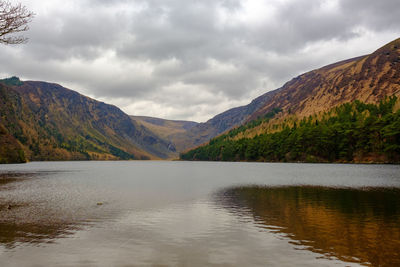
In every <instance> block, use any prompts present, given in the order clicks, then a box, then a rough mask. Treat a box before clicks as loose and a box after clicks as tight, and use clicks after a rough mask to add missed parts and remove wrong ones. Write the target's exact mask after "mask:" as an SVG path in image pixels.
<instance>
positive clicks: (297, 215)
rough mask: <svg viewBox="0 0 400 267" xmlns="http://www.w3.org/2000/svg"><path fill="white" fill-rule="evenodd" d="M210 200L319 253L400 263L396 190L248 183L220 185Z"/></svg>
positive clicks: (399, 199) (398, 196)
mask: <svg viewBox="0 0 400 267" xmlns="http://www.w3.org/2000/svg"><path fill="white" fill-rule="evenodd" d="M216 199H217V202H218V203H220V204H222V205H223V206H224V207H225V208H227V209H228V210H230V211H231V212H232V213H234V214H237V215H239V216H242V215H244V214H247V215H248V214H251V215H252V217H253V218H254V220H255V221H256V223H257V225H258V227H260V228H262V229H266V230H267V231H273V232H277V233H281V234H284V235H285V236H286V237H289V238H290V239H291V240H292V243H294V244H296V245H298V246H299V247H301V248H304V249H307V250H310V251H313V252H317V253H321V254H322V255H323V256H324V257H328V258H330V257H335V258H338V259H340V260H344V261H347V262H357V263H361V264H366V265H373V266H400V189H394V188H363V189H354V188H329V187H316V186H285V187H260V186H248V187H233V188H229V189H226V190H222V191H220V192H219V193H218V194H217V196H216Z"/></svg>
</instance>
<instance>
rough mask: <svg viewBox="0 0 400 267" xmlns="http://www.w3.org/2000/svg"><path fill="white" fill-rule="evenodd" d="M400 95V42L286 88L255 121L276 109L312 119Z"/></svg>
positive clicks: (307, 76) (308, 75)
mask: <svg viewBox="0 0 400 267" xmlns="http://www.w3.org/2000/svg"><path fill="white" fill-rule="evenodd" d="M399 93H400V38H399V39H397V40H394V41H393V42H391V43H389V44H387V45H385V46H383V47H382V48H380V49H378V50H377V51H375V52H374V53H372V54H370V55H366V56H362V57H357V58H353V59H349V60H345V61H341V62H338V63H335V64H332V65H328V66H325V67H323V68H320V69H317V70H313V71H310V72H307V73H305V74H303V75H300V76H298V77H296V78H294V79H292V80H291V81H289V82H288V83H286V84H285V85H284V86H283V87H282V88H280V89H278V92H277V93H276V94H275V95H274V97H272V98H271V99H270V100H269V101H268V102H267V103H266V104H265V105H263V107H261V108H260V109H258V110H257V111H256V112H254V113H253V114H252V116H251V117H250V120H251V119H255V118H257V117H258V116H262V115H264V114H266V113H267V112H269V111H271V110H272V109H273V108H280V109H282V110H283V111H284V113H295V114H297V116H308V115H312V114H314V113H317V112H321V111H326V110H328V109H330V108H332V107H334V106H338V105H340V104H343V103H347V102H352V101H354V100H360V101H362V102H366V103H378V102H379V101H380V100H381V99H383V98H384V97H386V96H391V95H395V94H397V95H398V94H399Z"/></svg>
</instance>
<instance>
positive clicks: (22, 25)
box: [0, 0, 35, 44]
mask: <svg viewBox="0 0 400 267" xmlns="http://www.w3.org/2000/svg"><path fill="white" fill-rule="evenodd" d="M34 15H35V14H34V13H33V12H31V11H29V10H28V9H27V8H26V7H25V6H23V5H21V4H17V5H12V4H11V3H10V2H7V1H3V0H0V43H2V44H21V43H25V42H26V41H27V40H28V38H26V37H24V36H22V35H14V34H16V33H20V32H24V31H27V30H28V29H29V27H28V23H29V22H31V21H32V18H33V17H34Z"/></svg>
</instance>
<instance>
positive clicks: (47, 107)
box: [0, 78, 173, 160]
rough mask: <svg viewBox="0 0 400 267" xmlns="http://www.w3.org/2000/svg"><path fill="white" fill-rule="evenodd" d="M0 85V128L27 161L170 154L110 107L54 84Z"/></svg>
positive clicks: (5, 82) (161, 142)
mask: <svg viewBox="0 0 400 267" xmlns="http://www.w3.org/2000/svg"><path fill="white" fill-rule="evenodd" d="M1 83H2V84H1V85H0V87H1V91H2V98H1V99H2V105H1V106H0V111H1V114H2V116H1V118H0V125H3V128H5V129H6V131H7V132H8V134H10V135H12V136H13V137H15V138H16V139H17V140H18V142H20V143H21V144H22V146H23V150H24V152H25V154H26V156H27V158H28V159H29V160H68V159H157V158H168V157H169V154H170V153H172V152H173V151H171V150H170V149H169V148H171V147H173V146H171V145H170V144H169V143H168V142H166V141H164V140H162V139H161V138H159V137H158V136H157V135H155V134H153V133H152V132H151V131H150V130H148V129H147V128H145V127H143V126H141V125H139V124H137V123H136V122H135V121H133V120H132V119H131V118H130V117H129V116H128V115H126V114H125V113H123V112H122V111H121V110H120V109H118V108H117V107H115V106H112V105H108V104H105V103H102V102H99V101H96V100H93V99H91V98H89V97H86V96H83V95H80V94H79V93H77V92H74V91H72V90H69V89H66V88H64V87H62V86H60V85H57V84H51V83H45V82H35V81H26V82H21V81H19V79H18V78H12V79H5V80H3V81H2V82H1ZM5 103H6V104H7V105H6V104H5Z"/></svg>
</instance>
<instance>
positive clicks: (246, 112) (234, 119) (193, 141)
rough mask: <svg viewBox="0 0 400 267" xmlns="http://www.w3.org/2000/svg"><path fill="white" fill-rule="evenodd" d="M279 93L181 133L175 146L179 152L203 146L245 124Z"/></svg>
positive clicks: (265, 96)
mask: <svg viewBox="0 0 400 267" xmlns="http://www.w3.org/2000/svg"><path fill="white" fill-rule="evenodd" d="M276 93H277V91H271V92H267V93H265V94H263V95H261V96H259V97H257V98H256V99H254V100H253V101H251V103H250V104H248V105H245V106H241V107H236V108H232V109H229V110H227V111H225V112H223V113H221V114H218V115H216V116H215V117H213V118H212V119H210V120H208V121H207V122H204V123H198V124H197V125H195V126H193V127H192V128H190V129H189V130H187V131H186V132H185V133H179V134H177V135H176V137H175V145H176V148H177V150H178V151H184V150H187V149H188V148H192V147H195V146H198V145H200V144H203V143H205V142H207V141H208V140H210V139H211V138H213V137H215V136H217V135H219V134H221V133H223V132H225V131H227V130H230V129H232V128H234V127H236V126H238V125H241V124H243V123H245V122H246V121H247V120H248V119H249V118H250V117H251V115H252V114H254V112H256V111H257V110H258V109H260V108H262V107H263V106H264V105H266V104H267V103H268V101H269V100H270V99H271V98H272V97H273V96H274V95H275V94H276Z"/></svg>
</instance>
